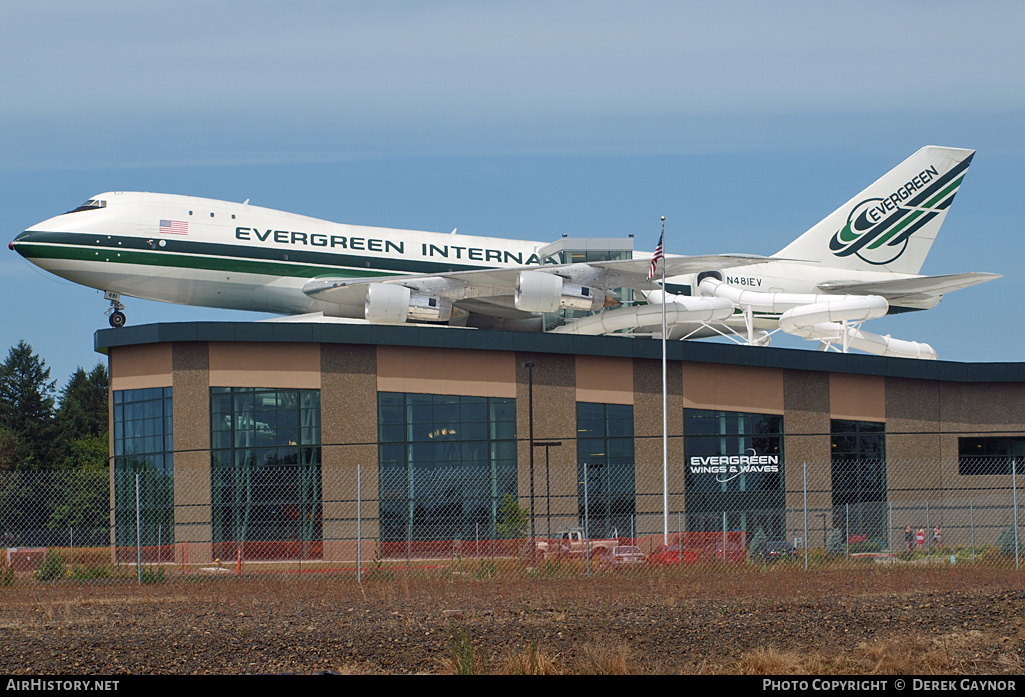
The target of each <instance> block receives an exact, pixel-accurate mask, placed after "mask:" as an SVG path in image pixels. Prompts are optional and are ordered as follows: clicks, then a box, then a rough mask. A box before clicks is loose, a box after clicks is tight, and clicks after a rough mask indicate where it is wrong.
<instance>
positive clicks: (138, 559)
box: [135, 472, 142, 586]
mask: <svg viewBox="0 0 1025 697" xmlns="http://www.w3.org/2000/svg"><path fill="white" fill-rule="evenodd" d="M139 526H140V523H139V473H138V472H136V473H135V567H136V575H137V576H138V579H139V585H140V586H141V585H142V538H141V536H140V532H139Z"/></svg>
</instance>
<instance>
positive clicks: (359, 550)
mask: <svg viewBox="0 0 1025 697" xmlns="http://www.w3.org/2000/svg"><path fill="white" fill-rule="evenodd" d="M356 581H357V582H359V583H363V465H361V464H360V463H356Z"/></svg>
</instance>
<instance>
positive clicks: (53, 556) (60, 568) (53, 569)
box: [36, 552, 64, 581]
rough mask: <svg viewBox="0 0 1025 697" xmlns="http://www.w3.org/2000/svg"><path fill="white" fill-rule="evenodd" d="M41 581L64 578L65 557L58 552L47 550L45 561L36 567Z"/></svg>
mask: <svg viewBox="0 0 1025 697" xmlns="http://www.w3.org/2000/svg"><path fill="white" fill-rule="evenodd" d="M36 578H38V579H39V580H40V581H55V580H57V579H60V578H64V559H63V558H62V557H61V555H59V554H57V553H56V552H47V553H46V558H45V559H43V563H42V564H40V565H39V568H38V569H36Z"/></svg>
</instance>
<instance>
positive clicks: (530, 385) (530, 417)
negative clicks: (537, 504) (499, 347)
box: [523, 361, 537, 548]
mask: <svg viewBox="0 0 1025 697" xmlns="http://www.w3.org/2000/svg"><path fill="white" fill-rule="evenodd" d="M523 367H524V368H526V369H527V421H528V422H529V427H528V430H529V432H530V544H531V547H532V548H535V547H536V546H537V545H536V544H535V543H534V361H527V362H526V363H524V364H523Z"/></svg>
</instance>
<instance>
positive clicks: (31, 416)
mask: <svg viewBox="0 0 1025 697" xmlns="http://www.w3.org/2000/svg"><path fill="white" fill-rule="evenodd" d="M56 384H57V381H56V380H50V369H49V368H47V367H46V362H45V361H44V360H42V359H41V358H39V356H37V355H36V354H34V353H33V352H32V347H31V346H29V345H28V344H26V343H25V342H24V341H20V342H18V345H17V346H14V347H12V348H11V350H10V352H9V353H8V354H7V360H5V361H4V362H3V364H2V365H0V427H3V428H6V429H8V430H10V431H12V432H13V433H14V434H15V436H17V439H18V441H19V452H18V457H19V459H20V463H19V464H16V465H15V466H16V468H18V469H31V468H38V467H41V466H46V464H47V460H48V457H49V454H50V447H51V442H52V438H53V407H54V395H55V386H56Z"/></svg>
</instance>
